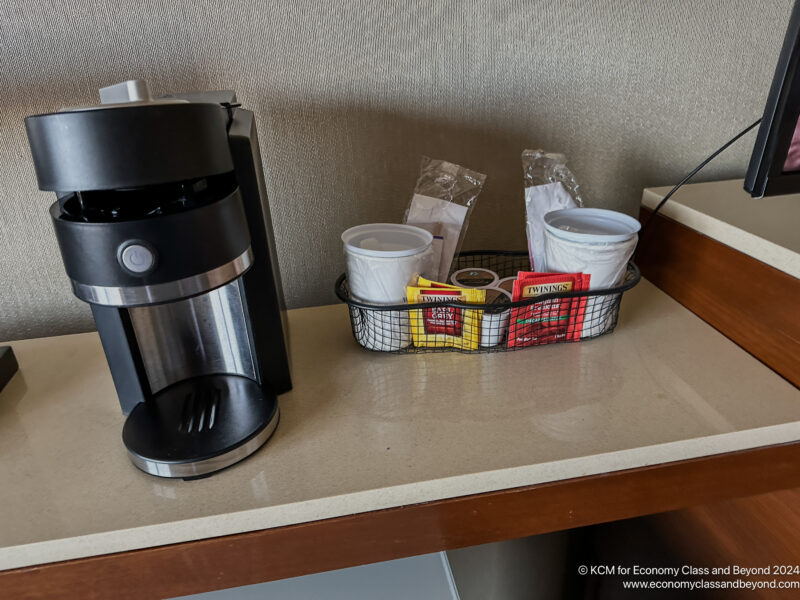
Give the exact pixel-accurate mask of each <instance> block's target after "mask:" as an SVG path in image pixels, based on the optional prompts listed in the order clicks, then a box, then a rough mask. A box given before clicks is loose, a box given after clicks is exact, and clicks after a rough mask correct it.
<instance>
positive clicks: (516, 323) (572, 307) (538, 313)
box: [508, 271, 590, 347]
mask: <svg viewBox="0 0 800 600" xmlns="http://www.w3.org/2000/svg"><path fill="white" fill-rule="evenodd" d="M589 279H590V276H589V275H585V274H583V273H529V272H525V271H520V273H519V275H518V276H517V280H516V281H515V282H514V292H513V294H512V301H513V302H517V301H520V300H527V299H529V298H536V297H538V296H544V295H548V294H558V293H564V292H579V291H584V290H588V289H589ZM585 313H586V298H585V297H578V298H550V299H548V300H542V301H541V302H535V303H532V304H531V305H530V306H522V307H516V308H512V309H511V319H510V322H509V325H508V345H509V347H522V346H535V345H540V344H550V343H553V342H563V341H577V340H579V339H580V337H581V330H582V327H583V319H584V315H585Z"/></svg>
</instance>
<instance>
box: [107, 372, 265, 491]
mask: <svg viewBox="0 0 800 600" xmlns="http://www.w3.org/2000/svg"><path fill="white" fill-rule="evenodd" d="M279 420H280V412H279V410H278V402H277V398H276V397H275V395H274V394H272V393H271V392H269V391H268V390H265V389H263V388H262V387H261V386H260V385H258V384H257V383H256V382H254V381H252V380H251V379H248V378H246V377H241V376H238V375H204V376H200V377H194V378H192V379H188V380H184V381H181V382H179V383H177V384H174V385H172V386H170V387H168V388H166V389H165V390H163V391H161V392H159V393H158V394H156V395H155V396H154V397H153V398H152V399H151V400H148V401H147V402H143V403H140V404H139V405H137V406H136V407H135V408H134V409H133V411H131V414H130V415H129V416H128V419H127V421H126V422H125V426H124V427H123V430H122V439H123V441H124V443H125V446H126V448H127V449H128V455H129V456H130V459H131V461H132V462H133V464H134V465H135V466H136V467H138V468H139V469H141V470H142V471H144V472H146V473H149V474H151V475H156V476H158V477H172V478H183V479H195V478H200V477H205V476H208V475H211V474H212V473H215V472H216V471H219V470H221V469H224V468H226V467H229V466H231V465H233V464H235V463H237V462H239V461H241V460H243V459H244V458H247V457H248V456H250V455H251V454H253V453H254V452H255V451H256V450H258V449H259V448H260V447H261V446H263V445H264V444H265V443H266V442H267V440H269V438H270V437H271V436H272V434H273V433H274V432H275V429H276V428H277V426H278V421H279Z"/></svg>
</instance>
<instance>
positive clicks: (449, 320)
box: [406, 277, 486, 350]
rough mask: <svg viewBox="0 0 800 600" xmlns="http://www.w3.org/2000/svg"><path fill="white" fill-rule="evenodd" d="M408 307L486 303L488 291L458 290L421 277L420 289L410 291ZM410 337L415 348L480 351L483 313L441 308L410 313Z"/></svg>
mask: <svg viewBox="0 0 800 600" xmlns="http://www.w3.org/2000/svg"><path fill="white" fill-rule="evenodd" d="M406 291H407V294H408V302H409V304H422V303H428V302H442V303H445V302H463V303H467V304H483V303H484V302H486V290H479V289H470V288H459V287H456V286H454V285H449V284H446V283H439V282H436V281H430V280H428V279H425V278H424V277H420V278H419V279H418V281H417V286H408V288H407V290H406ZM409 312H410V313H411V335H412V337H413V339H414V345H416V346H420V347H431V348H444V347H447V346H452V347H454V348H460V349H463V350H477V349H478V342H479V340H480V337H481V319H482V318H483V311H482V310H477V309H474V310H472V309H464V308H453V307H450V306H442V307H435V308H424V309H421V310H411V311H409Z"/></svg>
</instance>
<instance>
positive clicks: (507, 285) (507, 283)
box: [494, 275, 517, 294]
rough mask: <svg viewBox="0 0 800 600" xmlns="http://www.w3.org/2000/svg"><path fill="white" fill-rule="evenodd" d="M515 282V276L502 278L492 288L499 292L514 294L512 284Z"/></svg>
mask: <svg viewBox="0 0 800 600" xmlns="http://www.w3.org/2000/svg"><path fill="white" fill-rule="evenodd" d="M516 280H517V276H516V275H513V276H511V277H503V278H502V279H501V280H499V281H498V282H497V283H495V284H494V287H496V288H499V289H501V290H505V291H507V292H508V293H509V294H513V293H514V282H515V281H516Z"/></svg>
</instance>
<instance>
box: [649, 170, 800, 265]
mask: <svg viewBox="0 0 800 600" xmlns="http://www.w3.org/2000/svg"><path fill="white" fill-rule="evenodd" d="M743 185H744V180H743V179H732V180H729V181H709V182H706V183H692V184H689V185H684V186H683V187H682V188H681V189H680V190H678V191H677V192H675V195H674V196H672V197H671V198H670V199H669V200H668V201H667V203H666V204H665V205H664V206H663V208H662V209H661V210H660V211H659V212H660V213H661V214H663V215H664V216H665V217H669V218H671V219H673V220H675V221H678V222H679V223H681V224H683V225H686V226H687V227H689V228H691V229H694V230H695V231H697V232H699V233H702V234H703V235H706V236H708V237H710V238H712V239H715V240H717V241H719V242H722V243H723V244H725V245H726V246H730V247H731V248H735V249H736V250H738V251H739V252H742V253H743V254H747V255H748V256H752V257H753V258H755V259H757V260H760V261H761V262H763V263H766V264H768V265H770V266H772V267H775V268H776V269H780V270H781V271H783V272H784V273H788V274H789V275H792V276H794V277H800V232H798V227H800V225H799V224H800V194H789V195H786V196H770V197H766V198H751V197H750V194H748V193H747V192H745V191H744V188H743V187H742V186H743ZM671 189H672V186H666V187H656V188H647V189H645V190H644V193H643V194H642V204H643V205H644V206H646V207H647V208H650V209H653V208H655V207H656V206H657V205H658V203H659V202H661V200H662V199H663V198H664V196H665V195H666V194H667V192H669V191H670V190H671Z"/></svg>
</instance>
